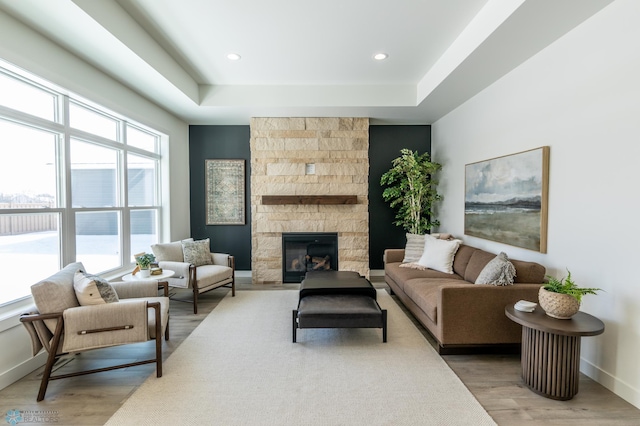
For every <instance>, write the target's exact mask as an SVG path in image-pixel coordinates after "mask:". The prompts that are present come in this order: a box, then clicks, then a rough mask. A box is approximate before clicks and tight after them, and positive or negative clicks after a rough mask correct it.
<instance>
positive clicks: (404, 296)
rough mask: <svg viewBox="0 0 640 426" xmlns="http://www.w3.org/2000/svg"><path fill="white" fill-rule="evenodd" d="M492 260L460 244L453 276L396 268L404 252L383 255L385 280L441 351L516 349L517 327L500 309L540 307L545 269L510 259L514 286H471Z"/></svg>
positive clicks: (398, 266) (390, 250)
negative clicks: (524, 303) (527, 305)
mask: <svg viewBox="0 0 640 426" xmlns="http://www.w3.org/2000/svg"><path fill="white" fill-rule="evenodd" d="M495 256H496V255H495V254H492V253H489V252H486V251H483V250H480V249H477V248H474V247H470V246H467V245H464V244H463V245H461V246H460V248H459V249H458V251H457V253H456V255H455V258H454V261H453V271H454V273H453V274H446V273H443V272H438V271H434V270H431V269H426V270H417V269H410V268H404V267H402V268H401V267H400V264H401V262H402V260H403V258H404V249H387V250H385V253H384V263H385V267H384V270H385V281H386V282H387V284H388V285H389V287H390V289H391V292H392V294H395V295H397V297H398V298H399V299H400V300H401V301H402V303H403V304H404V305H405V306H406V307H407V309H409V311H411V313H412V314H413V315H414V316H415V317H416V319H417V320H418V321H420V323H422V325H424V327H425V328H426V329H427V330H428V331H429V332H430V333H431V334H432V335H433V337H434V338H435V339H436V340H437V342H438V346H439V348H438V349H439V352H440V353H441V354H447V353H462V352H467V351H469V350H470V349H471V350H473V351H478V350H482V351H495V350H496V349H497V350H499V351H507V350H517V349H519V347H520V342H521V337H522V331H521V326H520V325H518V324H516V323H514V322H513V321H510V320H509V319H508V318H507V317H506V316H505V314H504V307H505V306H506V305H508V304H513V303H516V302H517V301H518V300H522V299H524V300H529V301H532V302H536V303H537V302H538V289H539V288H540V286H541V285H542V283H543V280H544V277H545V268H544V266H542V265H540V264H538V263H534V262H524V261H518V260H511V263H513V265H514V266H515V268H516V278H515V284H514V285H508V286H494V285H483V284H473V283H474V282H475V280H476V278H477V277H478V275H479V274H480V272H481V271H482V269H483V268H484V266H485V265H486V264H487V263H488V262H489V261H490V260H492V259H493V258H494V257H495Z"/></svg>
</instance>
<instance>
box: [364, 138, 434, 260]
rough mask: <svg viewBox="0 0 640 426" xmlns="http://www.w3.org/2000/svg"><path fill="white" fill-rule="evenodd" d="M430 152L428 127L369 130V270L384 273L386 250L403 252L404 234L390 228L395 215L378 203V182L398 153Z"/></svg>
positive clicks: (383, 204)
mask: <svg viewBox="0 0 640 426" xmlns="http://www.w3.org/2000/svg"><path fill="white" fill-rule="evenodd" d="M402 148H408V149H411V150H413V151H416V150H417V151H419V152H420V153H423V152H425V151H426V152H429V153H430V152H431V126H426V125H425V126H370V127H369V267H370V268H371V269H384V263H383V261H382V256H383V254H384V250H385V249H386V248H403V247H404V245H405V243H406V237H405V230H404V229H402V228H400V227H398V226H395V225H393V222H394V221H395V211H394V210H392V209H391V207H389V205H388V204H387V203H386V202H385V201H384V200H383V199H382V190H383V189H384V188H382V187H381V186H380V178H381V177H382V175H383V174H384V173H385V172H386V171H387V170H389V169H390V168H391V162H392V161H393V159H394V158H397V157H399V156H400V150H401V149H402Z"/></svg>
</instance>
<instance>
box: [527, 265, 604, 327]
mask: <svg viewBox="0 0 640 426" xmlns="http://www.w3.org/2000/svg"><path fill="white" fill-rule="evenodd" d="M601 290H602V289H601V288H594V287H591V288H589V287H578V285H577V284H576V283H575V282H574V281H573V279H572V278H571V271H569V270H568V269H567V277H566V278H562V279H557V278H554V277H551V276H549V275H547V283H546V284H545V285H543V286H542V287H540V292H539V293H538V299H539V301H540V306H541V307H542V309H544V311H545V312H546V313H547V315H549V316H550V317H553V318H558V319H569V318H571V317H572V316H573V315H575V314H576V313H577V312H578V311H579V310H580V303H581V302H582V296H584V295H587V294H597V292H598V291H601Z"/></svg>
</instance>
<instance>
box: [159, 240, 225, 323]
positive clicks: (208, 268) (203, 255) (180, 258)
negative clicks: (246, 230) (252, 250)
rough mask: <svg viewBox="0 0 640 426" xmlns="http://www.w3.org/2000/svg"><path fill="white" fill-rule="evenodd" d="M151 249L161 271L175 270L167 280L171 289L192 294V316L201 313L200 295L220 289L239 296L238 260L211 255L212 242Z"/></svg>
mask: <svg viewBox="0 0 640 426" xmlns="http://www.w3.org/2000/svg"><path fill="white" fill-rule="evenodd" d="M151 250H152V251H153V254H154V255H155V257H156V260H157V261H158V265H159V266H160V267H161V268H162V269H169V270H172V271H175V275H174V276H173V278H167V282H168V283H169V286H170V287H176V288H190V289H192V291H193V313H194V314H197V313H198V295H199V294H202V293H205V292H207V291H210V290H213V289H216V288H218V287H223V286H225V287H230V288H231V296H232V297H233V296H235V295H236V282H235V259H234V257H233V256H231V255H228V254H225V253H211V252H210V251H209V250H210V246H209V239H208V238H207V239H205V240H199V241H193V239H188V240H183V241H174V242H171V243H164V244H154V245H152V246H151ZM185 253H186V256H185Z"/></svg>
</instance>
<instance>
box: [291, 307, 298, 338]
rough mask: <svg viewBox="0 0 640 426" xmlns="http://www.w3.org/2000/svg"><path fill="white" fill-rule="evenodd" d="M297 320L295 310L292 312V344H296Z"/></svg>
mask: <svg viewBox="0 0 640 426" xmlns="http://www.w3.org/2000/svg"><path fill="white" fill-rule="evenodd" d="M297 319H298V311H297V310H296V309H294V310H293V323H292V325H293V328H292V330H293V343H296V333H297V331H298V323H297V322H296V320H297Z"/></svg>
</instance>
